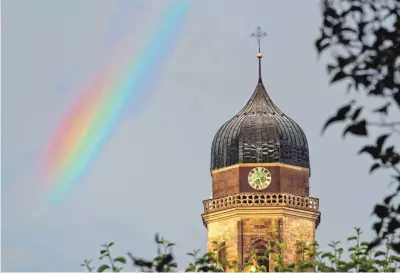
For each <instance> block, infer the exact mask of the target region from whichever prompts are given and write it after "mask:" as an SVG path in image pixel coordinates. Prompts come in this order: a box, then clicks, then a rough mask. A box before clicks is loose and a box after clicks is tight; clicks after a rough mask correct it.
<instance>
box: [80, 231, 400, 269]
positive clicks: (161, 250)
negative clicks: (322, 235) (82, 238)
mask: <svg viewBox="0 0 400 273" xmlns="http://www.w3.org/2000/svg"><path fill="white" fill-rule="evenodd" d="M355 231H356V234H355V235H354V236H352V237H349V238H348V239H347V241H348V242H349V243H353V245H352V246H350V247H349V248H348V256H347V257H346V258H344V257H343V254H344V249H343V248H342V247H340V242H332V243H330V244H329V248H330V251H326V252H323V251H320V250H319V246H318V244H317V243H307V242H304V241H302V240H299V241H298V242H297V243H296V248H297V251H296V254H297V256H298V259H297V260H296V261H295V262H290V263H288V262H285V261H284V259H283V255H282V253H283V252H284V251H285V249H286V245H285V244H284V243H282V242H279V241H269V245H268V249H267V250H266V251H265V253H264V255H262V256H257V254H256V253H252V255H250V259H249V261H247V262H246V263H245V264H244V265H243V267H242V268H241V269H239V268H238V263H237V261H235V260H233V261H227V260H225V259H220V258H218V255H216V253H215V251H219V250H220V248H219V246H220V245H219V244H218V243H217V242H215V246H216V248H214V252H208V253H206V254H204V255H199V252H200V251H199V250H196V251H193V252H190V253H188V254H187V255H189V256H191V257H192V258H193V262H191V263H190V264H189V265H188V266H187V267H186V269H185V272H224V271H225V270H224V269H231V270H233V271H243V269H244V268H245V269H246V271H248V270H250V269H251V270H252V271H255V272H267V271H269V269H268V268H265V266H260V265H258V262H259V261H260V260H264V259H266V260H269V261H271V262H272V264H273V265H274V268H273V271H275V272H305V271H314V272H354V271H355V272H396V271H398V270H399V269H400V256H399V255H397V254H396V252H394V251H393V249H392V246H391V245H390V243H389V241H386V244H384V247H383V246H382V247H381V249H370V248H368V246H369V243H367V242H363V241H361V234H362V232H361V230H360V229H359V228H355ZM156 244H157V254H158V255H157V256H156V257H155V258H154V259H152V260H144V259H138V258H136V257H134V256H133V255H132V254H131V253H128V254H127V256H128V257H129V259H130V260H131V261H132V265H133V267H134V268H135V267H136V268H138V269H139V270H140V271H141V272H174V271H177V268H178V265H177V263H176V262H175V260H174V256H173V254H172V247H173V246H174V244H172V243H170V242H168V241H166V240H165V239H163V238H161V239H160V238H159V236H158V235H156ZM112 245H113V243H110V244H106V245H102V247H103V249H102V250H101V251H100V254H101V256H100V258H99V259H100V260H102V259H104V258H108V259H107V263H105V264H102V265H100V266H99V267H98V268H97V272H103V271H106V270H111V271H113V272H121V271H122V267H117V266H116V264H117V263H120V264H123V265H125V264H126V260H127V259H126V258H125V257H122V256H121V257H117V258H114V259H113V258H112V256H111V253H110V247H111V246H112ZM253 258H255V259H253ZM90 263H91V260H89V261H87V260H85V261H84V263H83V264H82V265H81V266H83V267H85V269H86V270H87V271H88V272H92V271H93V270H94V269H95V267H91V265H90Z"/></svg>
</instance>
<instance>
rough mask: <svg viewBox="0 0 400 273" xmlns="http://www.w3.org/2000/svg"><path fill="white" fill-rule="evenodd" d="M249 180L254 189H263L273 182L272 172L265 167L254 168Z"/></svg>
mask: <svg viewBox="0 0 400 273" xmlns="http://www.w3.org/2000/svg"><path fill="white" fill-rule="evenodd" d="M247 180H248V182H249V184H250V186H251V187H252V188H253V189H256V190H263V189H266V188H267V187H268V186H269V184H271V180H272V177H271V173H270V172H269V171H268V170H267V168H264V167H255V168H253V169H252V170H251V171H250V172H249V175H248V179H247Z"/></svg>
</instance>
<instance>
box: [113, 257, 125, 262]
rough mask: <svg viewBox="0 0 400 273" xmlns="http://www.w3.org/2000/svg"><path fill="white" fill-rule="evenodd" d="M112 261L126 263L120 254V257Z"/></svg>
mask: <svg viewBox="0 0 400 273" xmlns="http://www.w3.org/2000/svg"><path fill="white" fill-rule="evenodd" d="M114 262H120V263H122V264H126V258H125V257H122V256H120V257H117V258H115V259H114Z"/></svg>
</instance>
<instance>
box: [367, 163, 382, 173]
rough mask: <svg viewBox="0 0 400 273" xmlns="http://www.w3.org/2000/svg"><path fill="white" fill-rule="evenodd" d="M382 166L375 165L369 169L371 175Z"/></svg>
mask: <svg viewBox="0 0 400 273" xmlns="http://www.w3.org/2000/svg"><path fill="white" fill-rule="evenodd" d="M380 166H381V164H379V163H375V164H373V165H372V166H371V168H370V169H369V173H370V174H371V173H372V172H373V171H375V170H376V169H378V168H379V167H380Z"/></svg>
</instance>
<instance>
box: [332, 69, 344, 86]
mask: <svg viewBox="0 0 400 273" xmlns="http://www.w3.org/2000/svg"><path fill="white" fill-rule="evenodd" d="M345 77H347V74H346V73H344V71H338V72H337V73H336V74H335V76H333V78H332V79H331V83H334V82H337V81H340V80H341V79H344V78H345Z"/></svg>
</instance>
